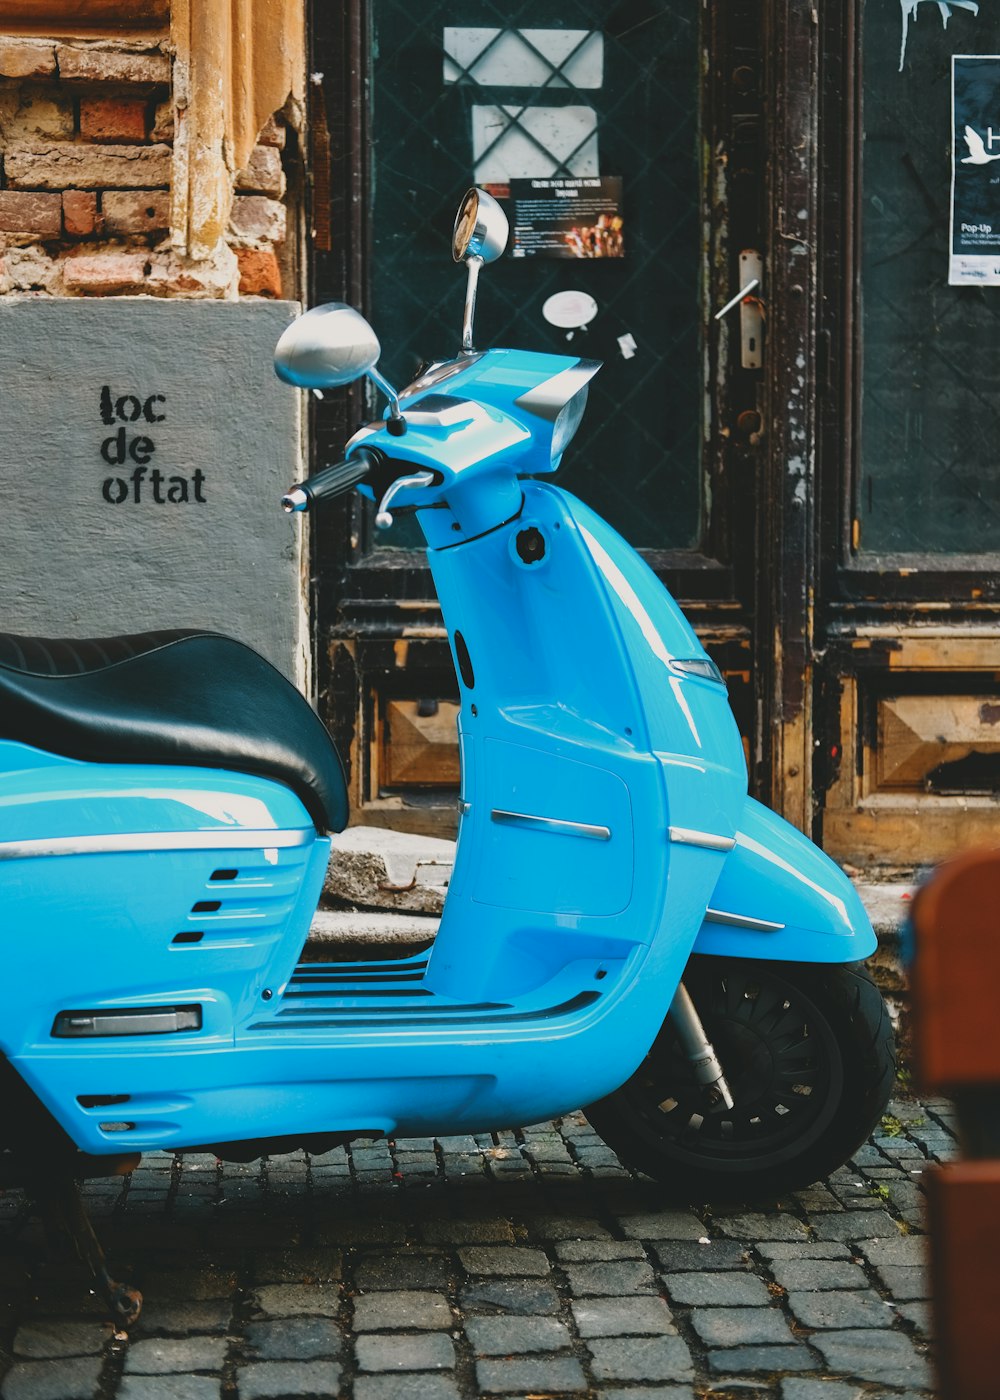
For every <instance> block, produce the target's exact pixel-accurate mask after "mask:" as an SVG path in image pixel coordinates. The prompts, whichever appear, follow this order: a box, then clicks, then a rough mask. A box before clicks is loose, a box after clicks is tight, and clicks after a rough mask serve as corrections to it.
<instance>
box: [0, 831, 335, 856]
mask: <svg viewBox="0 0 1000 1400" xmlns="http://www.w3.org/2000/svg"><path fill="white" fill-rule="evenodd" d="M315 835H316V833H315V832H314V831H313V830H312V829H311V828H306V829H304V830H300V831H287V830H283V831H247V830H238V831H231V830H229V828H228V827H225V828H222V829H220V830H218V831H127V832H121V831H114V832H108V834H107V835H103V836H43V837H40V838H38V839H37V840H34V841H0V860H31V859H33V858H34V857H36V856H90V855H121V854H124V853H129V852H133V851H246V850H259V849H260V848H262V847H263V848H264V849H265V850H275V849H276V848H278V847H287V846H308V845H309V844H310V842H311V841H313V840H314V838H315Z"/></svg>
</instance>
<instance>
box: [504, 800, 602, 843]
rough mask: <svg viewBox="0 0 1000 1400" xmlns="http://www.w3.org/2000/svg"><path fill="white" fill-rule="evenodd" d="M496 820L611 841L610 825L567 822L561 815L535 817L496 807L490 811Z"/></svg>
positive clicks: (560, 833)
mask: <svg viewBox="0 0 1000 1400" xmlns="http://www.w3.org/2000/svg"><path fill="white" fill-rule="evenodd" d="M490 815H491V816H492V818H493V820H494V821H495V822H499V823H501V824H502V825H504V826H527V827H531V828H532V829H533V830H534V829H540V830H542V831H554V832H555V833H556V834H557V835H562V836H585V837H587V838H588V839H589V840H591V841H610V840H611V828H610V827H609V826H591V825H589V824H588V823H587V822H567V821H562V820H561V819H560V818H559V817H535V816H530V815H529V814H528V813H527V812H504V811H502V810H501V809H500V808H499V807H494V809H493V811H492V812H491V813H490Z"/></svg>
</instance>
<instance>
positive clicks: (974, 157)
mask: <svg viewBox="0 0 1000 1400" xmlns="http://www.w3.org/2000/svg"><path fill="white" fill-rule="evenodd" d="M965 144H966V145H967V146H968V148H969V154H968V155H967V156H963V157H962V164H963V165H988V164H989V163H990V161H991V160H1000V155H995V156H988V155H987V154H986V146H985V144H984V142H983V138H982V137H981V136H980V135H979V133H978V131H974V130H973V129H972V127H971V126H967V127H966V128H965Z"/></svg>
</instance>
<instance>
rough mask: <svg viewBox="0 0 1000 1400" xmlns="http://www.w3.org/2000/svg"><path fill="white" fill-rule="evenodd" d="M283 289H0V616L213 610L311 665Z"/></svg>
mask: <svg viewBox="0 0 1000 1400" xmlns="http://www.w3.org/2000/svg"><path fill="white" fill-rule="evenodd" d="M297 310H298V308H297V306H296V305H295V304H294V303H292V302H215V301H187V302H185V301H173V302H170V301H154V300H152V299H148V298H142V297H134V298H133V297H115V298H113V299H107V300H102V301H97V300H95V301H87V300H83V299H79V298H75V299H72V300H56V299H42V298H37V299H25V300H21V301H13V302H12V301H2V302H0V631H5V632H18V633H27V634H34V635H38V636H49V637H66V636H76V637H84V636H110V635H112V634H114V633H118V632H133V631H144V630H146V629H149V628H158V627H184V626H198V627H208V628H212V629H214V630H218V631H221V632H226V633H229V634H231V635H233V636H236V637H239V638H240V639H241V640H243V641H247V642H249V643H251V644H252V645H253V646H255V647H256V648H257V649H258V650H259V651H261V652H263V654H264V655H265V656H266V657H267V658H268V659H269V660H270V661H272V662H273V663H274V664H275V665H276V666H278V667H279V668H280V669H281V670H282V671H283V672H284V673H285V674H286V675H288V676H289V677H290V678H292V679H294V680H295V681H296V682H297V683H298V684H299V685H301V686H303V687H304V688H305V687H306V685H307V683H308V650H309V649H308V627H307V619H306V611H305V605H304V574H305V571H304V568H303V541H302V534H301V527H300V526H299V524H298V523H297V522H296V521H293V520H291V519H290V518H289V517H288V516H286V515H285V514H284V513H283V512H282V511H281V509H280V507H279V504H278V501H279V497H280V495H281V493H282V492H283V491H284V490H285V489H286V487H287V486H288V485H289V484H290V483H291V482H292V481H295V480H297V479H298V478H299V476H300V475H301V474H302V471H303V466H302V413H303V407H302V401H301V395H300V393H299V391H297V390H294V389H291V388H289V387H288V386H287V385H284V384H281V383H280V382H279V381H278V380H277V378H276V377H275V375H274V372H273V370H272V368H271V356H272V352H273V349H274V345H275V342H276V341H277V339H278V336H279V335H280V334H281V332H282V330H283V329H284V327H285V326H286V325H287V324H288V322H289V321H290V320H291V319H292V318H293V317H294V316H295V314H296V312H297Z"/></svg>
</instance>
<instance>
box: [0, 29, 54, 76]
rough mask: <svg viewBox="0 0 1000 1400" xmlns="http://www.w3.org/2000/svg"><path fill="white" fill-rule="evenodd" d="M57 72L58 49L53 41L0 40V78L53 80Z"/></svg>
mask: <svg viewBox="0 0 1000 1400" xmlns="http://www.w3.org/2000/svg"><path fill="white" fill-rule="evenodd" d="M55 71H56V49H55V45H54V44H53V43H52V41H51V40H44V39H43V40H41V41H40V42H39V41H33V40H31V39H14V38H9V39H8V38H4V39H0V77H4V78H51V77H53V76H54V74H55Z"/></svg>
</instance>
